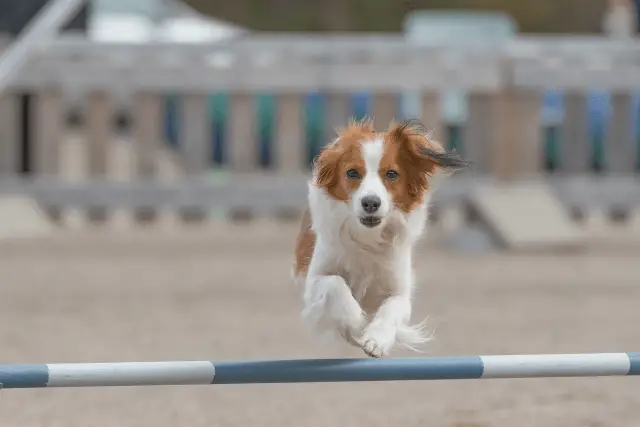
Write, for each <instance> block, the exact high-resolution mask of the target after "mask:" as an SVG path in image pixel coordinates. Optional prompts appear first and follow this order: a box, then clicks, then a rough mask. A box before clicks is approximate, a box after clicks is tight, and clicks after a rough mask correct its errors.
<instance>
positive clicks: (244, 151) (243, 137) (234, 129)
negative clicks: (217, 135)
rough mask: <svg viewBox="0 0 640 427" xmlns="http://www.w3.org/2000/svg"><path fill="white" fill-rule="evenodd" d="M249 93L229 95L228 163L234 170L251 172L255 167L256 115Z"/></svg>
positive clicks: (256, 157) (251, 96)
mask: <svg viewBox="0 0 640 427" xmlns="http://www.w3.org/2000/svg"><path fill="white" fill-rule="evenodd" d="M253 99H254V97H253V95H252V94H250V93H233V94H230V96H229V104H230V105H229V132H228V135H229V137H228V139H227V140H228V148H229V164H230V166H231V169H232V170H233V171H234V172H252V171H255V170H256V169H257V159H258V155H257V150H258V144H257V143H256V130H255V128H256V123H255V120H256V115H255V108H254V103H253Z"/></svg>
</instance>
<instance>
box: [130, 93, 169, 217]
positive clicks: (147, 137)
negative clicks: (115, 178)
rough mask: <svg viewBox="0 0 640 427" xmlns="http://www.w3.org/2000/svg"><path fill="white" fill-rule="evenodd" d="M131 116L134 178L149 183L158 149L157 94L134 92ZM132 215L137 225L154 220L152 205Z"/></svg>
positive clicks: (159, 108) (159, 116) (159, 109)
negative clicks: (132, 121) (132, 124)
mask: <svg viewBox="0 0 640 427" xmlns="http://www.w3.org/2000/svg"><path fill="white" fill-rule="evenodd" d="M133 104H134V105H133V115H134V130H133V134H134V144H135V146H134V153H135V171H134V174H133V176H134V179H138V180H139V181H142V182H149V181H152V180H154V179H155V178H156V176H157V172H158V165H157V162H156V158H157V154H158V150H159V148H160V141H161V140H162V134H161V126H160V125H161V120H162V102H161V98H160V95H159V94H157V93H152V92H137V93H136V94H135V95H134V101H133ZM134 216H135V218H136V220H137V221H138V222H151V221H153V220H154V219H155V218H156V217H157V211H156V207H155V206H144V207H140V208H137V209H136V211H135V213H134Z"/></svg>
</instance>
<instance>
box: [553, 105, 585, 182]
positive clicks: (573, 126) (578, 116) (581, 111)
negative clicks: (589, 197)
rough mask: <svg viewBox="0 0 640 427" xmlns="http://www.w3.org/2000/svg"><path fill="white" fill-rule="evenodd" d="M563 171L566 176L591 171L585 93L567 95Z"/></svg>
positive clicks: (563, 135) (561, 162) (563, 131)
mask: <svg viewBox="0 0 640 427" xmlns="http://www.w3.org/2000/svg"><path fill="white" fill-rule="evenodd" d="M561 151H562V158H561V160H560V164H561V168H560V169H561V171H562V172H563V173H565V174H586V173H587V172H588V171H589V169H590V165H589V160H590V157H591V156H590V153H591V144H590V143H589V122H588V116H587V96H586V94H584V93H577V92H567V93H566V94H565V114H564V122H563V123H562V150H561Z"/></svg>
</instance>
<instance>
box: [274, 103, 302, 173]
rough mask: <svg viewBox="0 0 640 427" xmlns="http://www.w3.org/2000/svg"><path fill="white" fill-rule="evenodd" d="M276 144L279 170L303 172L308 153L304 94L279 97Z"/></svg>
mask: <svg viewBox="0 0 640 427" xmlns="http://www.w3.org/2000/svg"><path fill="white" fill-rule="evenodd" d="M275 145H276V168H277V170H278V172H285V173H302V171H303V170H304V167H305V154H306V141H305V134H304V98H303V95H302V94H299V93H284V94H281V95H280V96H279V97H278V101H277V107H276V144H275Z"/></svg>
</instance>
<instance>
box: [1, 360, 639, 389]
mask: <svg viewBox="0 0 640 427" xmlns="http://www.w3.org/2000/svg"><path fill="white" fill-rule="evenodd" d="M626 375H640V353H592V354H540V355H513V356H453V357H427V358H389V359H315V360H314V359H301V360H265V361H226V362H210V361H199V362H198V361H193V362H191V361H187V362H125V363H52V364H46V365H45V364H42V365H19V364H14V365H0V383H1V384H2V388H5V389H9V388H39V387H107V386H149V385H187V384H258V383H262V384H264V383H307V382H354V381H413V380H454V379H481V378H532V377H601V376H626Z"/></svg>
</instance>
